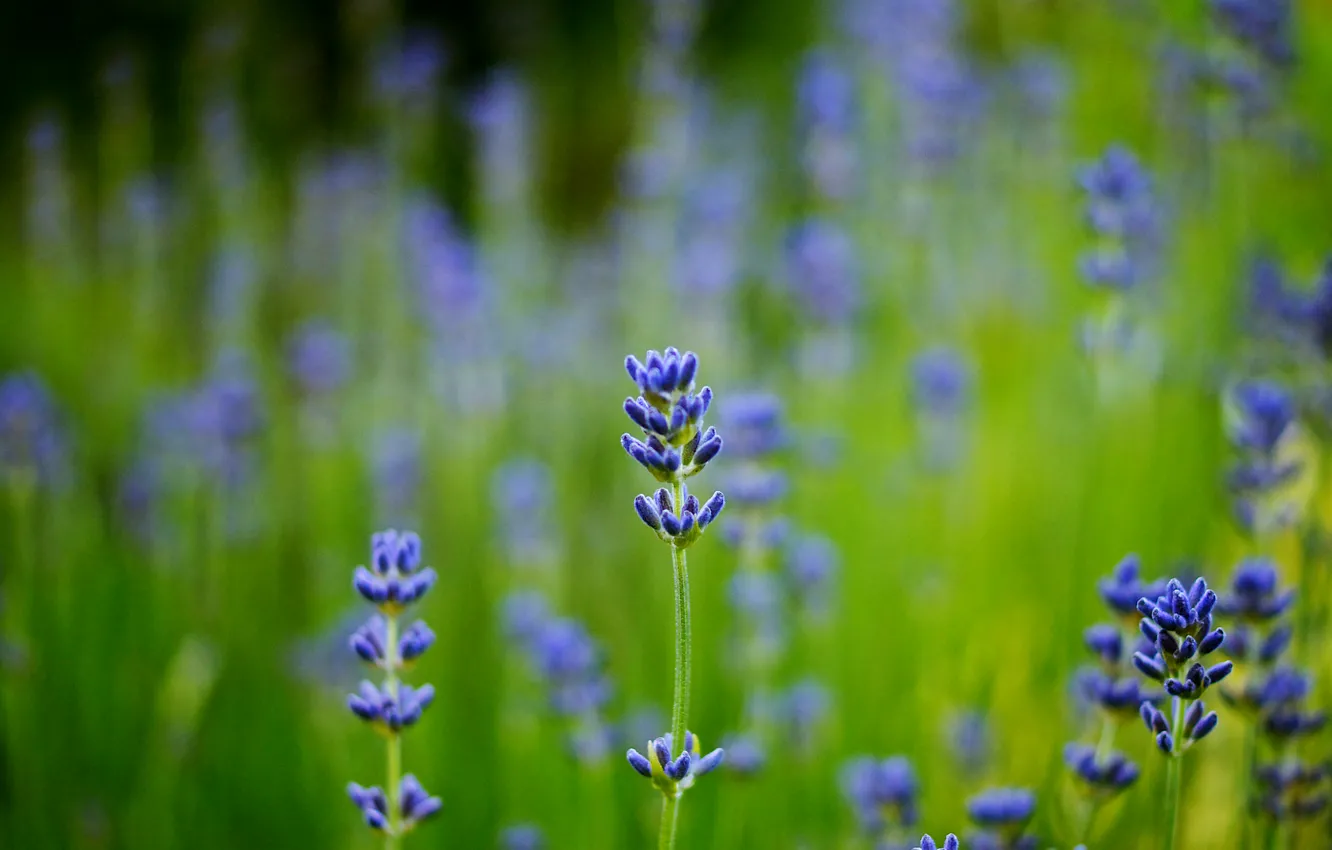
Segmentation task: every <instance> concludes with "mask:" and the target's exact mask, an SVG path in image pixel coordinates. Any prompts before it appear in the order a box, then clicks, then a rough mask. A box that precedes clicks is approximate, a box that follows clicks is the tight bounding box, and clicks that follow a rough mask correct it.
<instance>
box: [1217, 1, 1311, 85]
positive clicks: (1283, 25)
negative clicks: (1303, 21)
mask: <svg viewBox="0 0 1332 850" xmlns="http://www.w3.org/2000/svg"><path fill="white" fill-rule="evenodd" d="M1210 5H1211V7H1212V16H1213V17H1214V18H1215V19H1216V21H1217V23H1218V24H1220V25H1221V27H1222V28H1223V29H1224V30H1225V31H1226V33H1227V34H1229V35H1230V37H1231V38H1233V39H1234V40H1235V41H1236V42H1238V43H1239V44H1241V45H1243V46H1244V47H1246V48H1248V49H1249V50H1250V51H1252V52H1253V53H1254V54H1255V55H1256V56H1257V57H1258V58H1260V59H1262V60H1263V61H1264V62H1266V63H1268V64H1269V65H1271V66H1272V67H1274V68H1279V69H1281V68H1288V67H1289V66H1291V65H1292V64H1294V62H1295V47H1294V38H1293V33H1292V32H1291V30H1292V28H1293V27H1292V20H1291V18H1292V4H1291V2H1290V0H1211V3H1210Z"/></svg>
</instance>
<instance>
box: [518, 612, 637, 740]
mask: <svg viewBox="0 0 1332 850" xmlns="http://www.w3.org/2000/svg"><path fill="white" fill-rule="evenodd" d="M504 619H505V632H506V635H507V636H508V638H509V639H510V640H511V641H512V642H513V644H514V646H515V647H516V648H517V649H519V650H520V651H521V652H522V653H523V655H524V656H525V657H526V659H527V661H528V663H529V664H530V666H531V668H532V671H533V672H534V673H535V674H536V676H537V678H538V679H539V680H540V682H541V684H542V686H543V687H544V689H545V691H546V696H547V700H548V704H549V706H550V709H551V711H552V712H554V713H555V714H556V715H557V716H559V717H561V718H564V719H565V720H567V721H569V722H570V723H571V724H572V725H571V727H570V730H569V744H570V748H571V750H572V752H573V754H574V755H575V756H576V757H577V758H579V759H580V760H584V761H598V760H600V759H602V758H604V757H605V755H606V754H607V753H608V752H609V748H610V746H611V745H612V743H613V742H614V733H615V730H614V728H613V727H612V726H609V725H607V724H606V723H604V722H603V721H602V719H601V716H602V715H601V712H602V710H603V709H604V708H605V705H606V703H607V701H608V700H609V699H610V696H611V683H610V679H609V678H608V677H607V676H606V673H605V657H604V653H603V652H602V649H601V646H600V645H599V644H598V643H597V642H596V641H595V640H594V639H593V638H592V636H591V635H590V634H589V633H588V631H587V629H586V628H585V627H584V626H583V625H582V624H581V623H579V622H577V621H576V620H572V619H569V618H566V617H555V616H551V615H550V613H549V610H548V608H546V606H545V604H544V599H542V598H541V596H540V595H539V594H535V593H529V592H523V593H519V594H515V595H512V596H510V597H509V598H508V599H507V600H506V601H505V609H504Z"/></svg>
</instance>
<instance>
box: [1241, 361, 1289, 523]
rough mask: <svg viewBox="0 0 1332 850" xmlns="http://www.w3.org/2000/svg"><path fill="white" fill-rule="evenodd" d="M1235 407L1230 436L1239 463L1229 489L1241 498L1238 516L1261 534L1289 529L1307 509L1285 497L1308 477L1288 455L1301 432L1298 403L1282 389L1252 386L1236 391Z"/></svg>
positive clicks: (1264, 383)
mask: <svg viewBox="0 0 1332 850" xmlns="http://www.w3.org/2000/svg"><path fill="white" fill-rule="evenodd" d="M1229 402H1230V410H1231V413H1232V415H1231V421H1230V423H1229V429H1228V430H1229V436H1230V441H1231V443H1232V444H1233V445H1234V446H1235V448H1236V450H1237V453H1238V454H1239V459H1238V460H1237V462H1236V463H1235V464H1234V466H1232V468H1231V470H1230V473H1229V476H1228V482H1227V483H1228V485H1229V488H1230V491H1231V492H1232V493H1233V494H1234V496H1235V513H1236V516H1237V517H1238V518H1239V519H1240V521H1241V523H1242V524H1243V526H1244V527H1245V528H1247V529H1249V530H1252V531H1254V532H1255V533H1264V532H1267V531H1269V530H1272V529H1274V528H1280V527H1282V526H1285V525H1287V524H1289V523H1291V522H1293V521H1294V520H1295V519H1296V518H1297V517H1298V514H1299V512H1300V510H1301V508H1302V505H1300V504H1298V503H1296V502H1293V501H1291V500H1290V499H1289V498H1288V497H1286V496H1285V494H1284V493H1283V492H1282V488H1284V487H1285V485H1287V484H1288V483H1290V482H1292V481H1294V480H1295V479H1296V477H1297V476H1299V475H1300V474H1301V473H1302V471H1303V470H1302V467H1301V464H1300V463H1299V461H1297V460H1292V459H1290V458H1288V457H1287V456H1286V454H1287V453H1286V452H1285V451H1284V447H1285V445H1286V443H1287V436H1288V435H1289V434H1291V433H1292V432H1293V431H1294V429H1295V428H1296V426H1297V422H1296V414H1297V410H1296V405H1295V400H1294V398H1293V397H1292V396H1291V394H1290V393H1289V392H1288V391H1287V390H1286V389H1285V388H1284V387H1282V386H1280V385H1279V384H1275V383H1272V382H1269V381H1247V382H1244V383H1241V384H1239V385H1237V386H1236V387H1235V388H1234V390H1233V391H1232V392H1231V394H1230V399H1229Z"/></svg>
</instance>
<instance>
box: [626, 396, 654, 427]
mask: <svg viewBox="0 0 1332 850" xmlns="http://www.w3.org/2000/svg"><path fill="white" fill-rule="evenodd" d="M645 407H646V405H643V404H641V403H640V402H639V401H638V400H637V399H632V398H626V399H625V400H624V412H625V413H627V414H628V415H629V418H630V419H632V420H633V421H634V424H635V425H637V426H638V427H639V428H642V429H644V430H647V428H648V412H647V410H645V409H644V408H645Z"/></svg>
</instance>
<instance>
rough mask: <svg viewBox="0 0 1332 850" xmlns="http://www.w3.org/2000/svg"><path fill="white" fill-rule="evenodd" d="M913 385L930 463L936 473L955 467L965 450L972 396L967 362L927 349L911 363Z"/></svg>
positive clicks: (953, 353) (947, 351)
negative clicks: (964, 422)
mask: <svg viewBox="0 0 1332 850" xmlns="http://www.w3.org/2000/svg"><path fill="white" fill-rule="evenodd" d="M911 384H912V401H913V402H914V404H915V409H916V420H917V426H916V428H917V431H918V432H919V435H920V440H921V442H922V443H923V446H924V455H925V459H926V462H927V463H928V464H929V466H930V467H932V468H936V469H946V468H949V467H952V466H954V465H955V464H956V463H957V461H958V460H959V454H960V453H961V451H962V448H963V441H964V434H963V432H962V422H961V417H962V414H963V413H964V412H965V410H966V408H967V405H968V404H969V403H970V396H971V372H970V369H969V367H968V365H967V363H966V361H965V360H963V359H962V356H961V355H960V354H959V353H958V352H956V351H954V350H952V349H949V348H943V347H935V348H929V349H926V350H925V351H922V352H920V353H919V354H917V355H916V356H915V357H914V358H913V359H912V361H911Z"/></svg>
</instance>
